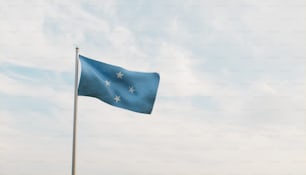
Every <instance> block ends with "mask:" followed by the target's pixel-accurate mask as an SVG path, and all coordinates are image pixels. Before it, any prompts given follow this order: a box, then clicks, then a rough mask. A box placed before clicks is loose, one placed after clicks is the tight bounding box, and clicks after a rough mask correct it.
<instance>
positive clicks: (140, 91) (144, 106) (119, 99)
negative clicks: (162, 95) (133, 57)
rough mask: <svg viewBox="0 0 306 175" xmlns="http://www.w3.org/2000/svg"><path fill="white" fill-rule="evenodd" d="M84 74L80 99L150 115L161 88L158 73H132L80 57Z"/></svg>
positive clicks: (82, 75) (80, 87) (81, 78)
mask: <svg viewBox="0 0 306 175" xmlns="http://www.w3.org/2000/svg"><path fill="white" fill-rule="evenodd" d="M79 58H80V61H81V66H82V71H81V77H80V83H79V88H78V95H81V96H90V97H96V98H98V99H100V100H102V101H104V102H106V103H108V104H110V105H113V106H117V107H120V108H124V109H128V110H131V111H135V112H140V113H146V114H150V113H151V112H152V109H153V105H154V101H155V97H156V93H157V89H158V84H159V74H158V73H143V72H134V71H128V70H126V69H124V68H121V67H118V66H113V65H110V64H106V63H102V62H99V61H95V60H92V59H89V58H86V57H84V56H82V55H79Z"/></svg>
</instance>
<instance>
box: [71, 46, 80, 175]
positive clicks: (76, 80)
mask: <svg viewBox="0 0 306 175" xmlns="http://www.w3.org/2000/svg"><path fill="white" fill-rule="evenodd" d="M78 75H79V48H78V47H76V48H75V74H74V109H73V141H72V171H71V172H72V175H75V167H76V165H75V164H76V139H77V138H76V136H77V112H78V110H77V108H78V91H77V89H78V80H79V79H78Z"/></svg>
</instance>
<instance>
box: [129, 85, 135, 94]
mask: <svg viewBox="0 0 306 175" xmlns="http://www.w3.org/2000/svg"><path fill="white" fill-rule="evenodd" d="M129 92H130V93H131V94H133V93H134V92H135V88H134V87H133V86H131V87H130V88H129Z"/></svg>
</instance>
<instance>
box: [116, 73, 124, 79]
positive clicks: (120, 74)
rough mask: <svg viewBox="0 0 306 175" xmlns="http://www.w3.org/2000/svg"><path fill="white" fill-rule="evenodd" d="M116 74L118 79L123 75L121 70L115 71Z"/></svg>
mask: <svg viewBox="0 0 306 175" xmlns="http://www.w3.org/2000/svg"><path fill="white" fill-rule="evenodd" d="M116 74H117V78H120V79H122V77H123V75H124V74H123V73H122V72H118V73H116Z"/></svg>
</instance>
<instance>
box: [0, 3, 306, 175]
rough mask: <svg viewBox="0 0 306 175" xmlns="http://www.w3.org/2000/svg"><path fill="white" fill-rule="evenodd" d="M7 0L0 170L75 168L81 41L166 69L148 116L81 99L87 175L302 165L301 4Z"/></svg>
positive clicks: (117, 57)
mask: <svg viewBox="0 0 306 175" xmlns="http://www.w3.org/2000/svg"><path fill="white" fill-rule="evenodd" d="M0 4H1V7H2V8H1V10H0V13H1V15H0V16H1V17H0V18H1V21H2V22H1V24H0V26H1V27H0V31H1V32H0V38H1V40H0V47H1V51H2V52H1V56H0V81H1V86H0V104H1V105H0V124H1V127H0V135H1V143H0V157H4V159H1V160H0V170H1V173H2V174H41V173H42V172H44V173H45V174H46V172H48V173H52V174H54V173H55V174H67V173H69V171H70V158H71V135H72V108H73V75H74V74H73V71H74V57H75V55H74V54H75V53H74V47H75V46H76V45H78V46H79V47H80V51H81V52H80V53H81V54H84V55H86V56H89V57H92V58H95V59H97V60H100V61H104V62H108V63H111V64H116V65H120V66H122V67H125V68H127V69H130V70H136V71H157V72H159V73H160V75H161V83H160V87H159V92H158V97H157V100H156V104H155V107H154V111H153V114H152V115H151V116H144V115H141V114H137V113H133V112H129V111H126V110H121V109H118V108H114V107H112V106H110V105H107V104H104V103H102V102H100V101H99V100H97V99H94V98H88V97H79V108H78V110H79V111H78V112H79V118H78V129H79V132H78V134H79V135H78V153H79V154H78V171H79V173H80V174H82V173H83V174H88V173H90V174H101V173H104V174H128V173H130V174H148V173H151V174H152V173H153V174H165V173H166V174H179V173H181V174H190V173H191V174H246V173H250V172H251V173H254V174H280V173H283V174H302V173H303V172H305V168H304V164H305V159H304V157H303V156H301V155H304V153H305V149H304V147H305V143H303V141H302V140H303V139H301V138H304V137H305V133H304V127H305V126H304V124H303V123H305V122H304V119H303V117H304V116H305V99H304V97H303V96H302V95H301V94H304V89H305V83H304V78H305V77H304V74H303V72H304V69H305V66H304V65H305V64H303V63H304V60H303V59H302V58H303V57H304V56H305V55H304V52H303V49H302V48H303V47H304V45H305V41H304V40H303V39H302V38H305V37H303V36H304V34H303V32H302V31H303V30H304V23H305V22H304V21H305V20H304V19H303V15H302V14H303V13H302V11H304V10H303V8H304V6H300V4H301V2H299V1H290V2H288V3H282V2H272V1H265V2H263V1H262V2H259V1H235V2H225V1H218V2H210V1H209V2H208V1H186V2H185V1H175V2H174V1H165V2H164V1H163V2H161V1H160V2H153V1H152V2H149V1H137V2H136V1H135V2H129V3H127V2H125V1H103V2H100V1H94V0H92V1H74V2H72V1H65V2H61V1H31V2H28V1H27V2H25V1H16V2H6V1H1V2H0ZM46 157H47V158H48V159H46ZM118 166H119V167H120V168H118ZM16 167H19V168H16ZM54 167H57V168H54ZM220 167H222V168H220ZM238 167H239V168H238ZM267 169H268V170H269V171H267ZM48 173H47V174H48Z"/></svg>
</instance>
